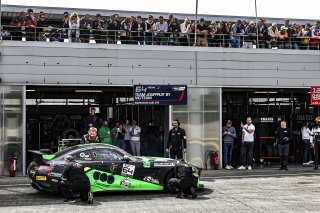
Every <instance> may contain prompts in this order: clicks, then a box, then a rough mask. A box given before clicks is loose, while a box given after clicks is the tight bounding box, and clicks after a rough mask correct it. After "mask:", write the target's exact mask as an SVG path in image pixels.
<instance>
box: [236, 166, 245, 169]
mask: <svg viewBox="0 0 320 213" xmlns="http://www.w3.org/2000/svg"><path fill="white" fill-rule="evenodd" d="M238 169H246V167H244V166H240V167H239V168H238Z"/></svg>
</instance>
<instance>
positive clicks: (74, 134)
mask: <svg viewBox="0 0 320 213" xmlns="http://www.w3.org/2000/svg"><path fill="white" fill-rule="evenodd" d="M61 138H62V139H77V138H81V136H80V133H79V131H78V130H76V129H74V128H68V129H66V130H64V131H63V133H62V135H61Z"/></svg>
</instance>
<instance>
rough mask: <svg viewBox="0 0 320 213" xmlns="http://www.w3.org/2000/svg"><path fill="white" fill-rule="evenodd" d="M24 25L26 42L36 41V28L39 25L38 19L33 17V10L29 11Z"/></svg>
mask: <svg viewBox="0 0 320 213" xmlns="http://www.w3.org/2000/svg"><path fill="white" fill-rule="evenodd" d="M23 25H24V26H25V27H26V40H27V41H35V40H36V32H35V31H36V27H37V25H38V23H37V19H36V18H35V17H34V16H33V10H32V9H28V12H27V16H26V17H25V18H24V22H23Z"/></svg>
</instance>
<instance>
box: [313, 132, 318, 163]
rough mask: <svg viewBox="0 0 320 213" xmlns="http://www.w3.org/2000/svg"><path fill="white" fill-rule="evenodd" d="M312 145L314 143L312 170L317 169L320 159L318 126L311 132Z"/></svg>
mask: <svg viewBox="0 0 320 213" xmlns="http://www.w3.org/2000/svg"><path fill="white" fill-rule="evenodd" d="M313 134H314V136H313V143H314V169H318V167H319V158H320V126H317V127H316V128H315V129H314V130H313Z"/></svg>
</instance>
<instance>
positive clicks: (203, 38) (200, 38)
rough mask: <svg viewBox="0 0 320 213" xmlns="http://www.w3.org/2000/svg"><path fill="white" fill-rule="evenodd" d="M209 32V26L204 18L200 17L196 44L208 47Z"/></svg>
mask: <svg viewBox="0 0 320 213" xmlns="http://www.w3.org/2000/svg"><path fill="white" fill-rule="evenodd" d="M207 34H208V26H207V25H206V24H205V23H204V18H201V19H200V23H199V24H198V25H197V42H196V45H197V46H198V47H199V46H201V47H207V46H208V42H207Z"/></svg>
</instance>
